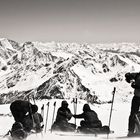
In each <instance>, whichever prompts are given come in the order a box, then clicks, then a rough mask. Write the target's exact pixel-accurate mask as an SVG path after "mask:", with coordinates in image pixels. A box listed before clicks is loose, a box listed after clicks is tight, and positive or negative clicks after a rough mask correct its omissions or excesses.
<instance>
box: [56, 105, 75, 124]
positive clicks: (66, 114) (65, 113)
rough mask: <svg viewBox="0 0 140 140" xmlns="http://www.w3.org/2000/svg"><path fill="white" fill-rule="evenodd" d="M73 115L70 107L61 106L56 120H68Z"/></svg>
mask: <svg viewBox="0 0 140 140" xmlns="http://www.w3.org/2000/svg"><path fill="white" fill-rule="evenodd" d="M71 117H72V113H71V111H70V109H69V108H64V107H60V108H59V109H58V111H57V116H56V122H62V121H63V122H68V121H69V120H70V119H71Z"/></svg>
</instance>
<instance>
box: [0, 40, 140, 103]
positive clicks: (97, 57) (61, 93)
mask: <svg viewBox="0 0 140 140" xmlns="http://www.w3.org/2000/svg"><path fill="white" fill-rule="evenodd" d="M139 70H140V51H139V44H136V43H112V44H78V43H61V42H57V43H56V42H48V43H42V42H25V43H22V44H20V43H18V42H15V41H13V40H9V39H6V38H1V39H0V77H1V78H0V103H9V102H11V101H13V100H15V99H21V98H22V99H23V98H27V97H28V96H30V98H32V97H34V98H36V99H44V98H47V99H48V98H49V99H51V98H61V99H63V98H67V99H69V98H73V97H78V98H80V99H84V100H88V101H89V102H92V103H93V102H96V103H105V102H110V100H111V98H112V94H111V93H112V90H113V87H116V88H117V91H116V93H117V94H118V95H119V96H118V100H121V101H127V98H129V95H130V94H131V93H132V92H133V89H132V88H131V86H130V85H129V84H128V83H126V82H125V78H124V74H125V73H126V72H139ZM120 96H121V99H120V98H119V97H120Z"/></svg>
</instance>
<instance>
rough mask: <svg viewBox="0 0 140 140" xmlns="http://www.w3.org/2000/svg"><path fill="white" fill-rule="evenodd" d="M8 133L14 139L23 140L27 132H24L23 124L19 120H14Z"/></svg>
mask: <svg viewBox="0 0 140 140" xmlns="http://www.w3.org/2000/svg"><path fill="white" fill-rule="evenodd" d="M10 133H11V137H12V138H13V139H14V140H23V139H25V138H26V137H27V132H25V130H24V129H23V125H22V124H21V123H20V122H15V123H14V124H13V125H12V129H11V131H10Z"/></svg>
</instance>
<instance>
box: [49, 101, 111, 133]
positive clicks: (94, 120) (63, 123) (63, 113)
mask: <svg viewBox="0 0 140 140" xmlns="http://www.w3.org/2000/svg"><path fill="white" fill-rule="evenodd" d="M72 117H74V118H79V119H82V118H83V120H82V121H81V122H80V126H79V127H78V129H76V127H77V126H76V124H72V123H69V122H68V121H69V120H70V119H71V118H72ZM51 129H52V130H54V131H55V130H56V131H72V132H74V131H75V130H77V131H80V132H84V133H91V132H93V133H96V132H99V131H100V132H105V131H106V133H107V132H108V131H109V128H108V127H107V126H105V127H102V123H101V121H100V120H99V118H98V115H97V113H96V112H95V111H94V110H91V108H90V106H89V104H84V106H83V113H81V114H77V115H76V114H72V113H71V111H70V109H69V108H68V103H67V101H65V100H64V101H62V103H61V107H60V108H59V109H58V111H57V116H56V120H55V122H54V124H53V125H52V128H51Z"/></svg>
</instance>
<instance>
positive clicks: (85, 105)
mask: <svg viewBox="0 0 140 140" xmlns="http://www.w3.org/2000/svg"><path fill="white" fill-rule="evenodd" d="M90 110H91V109H90V106H89V105H88V104H84V106H83V111H90Z"/></svg>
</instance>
